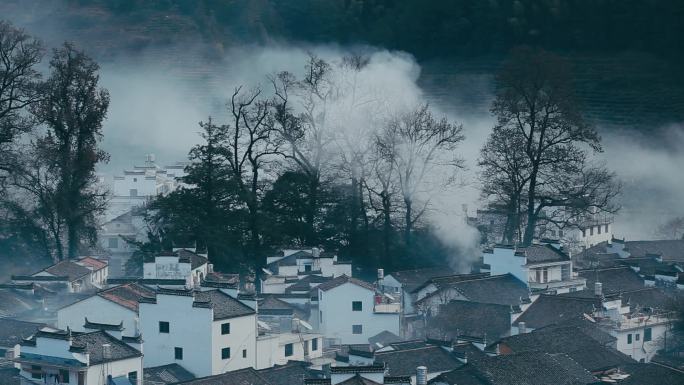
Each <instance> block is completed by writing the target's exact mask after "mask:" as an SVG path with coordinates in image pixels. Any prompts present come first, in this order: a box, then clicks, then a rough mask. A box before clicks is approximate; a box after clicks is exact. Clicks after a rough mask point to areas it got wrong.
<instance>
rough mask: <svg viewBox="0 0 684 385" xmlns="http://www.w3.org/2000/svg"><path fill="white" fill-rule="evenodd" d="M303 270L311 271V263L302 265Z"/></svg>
mask: <svg viewBox="0 0 684 385" xmlns="http://www.w3.org/2000/svg"><path fill="white" fill-rule="evenodd" d="M304 271H306V272H309V271H311V265H309V264H306V265H304Z"/></svg>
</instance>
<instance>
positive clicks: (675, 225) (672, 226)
mask: <svg viewBox="0 0 684 385" xmlns="http://www.w3.org/2000/svg"><path fill="white" fill-rule="evenodd" d="M656 235H658V236H661V237H664V238H665V239H684V217H674V218H671V219H669V220H667V221H666V222H665V223H663V224H661V225H660V226H658V229H657V230H656Z"/></svg>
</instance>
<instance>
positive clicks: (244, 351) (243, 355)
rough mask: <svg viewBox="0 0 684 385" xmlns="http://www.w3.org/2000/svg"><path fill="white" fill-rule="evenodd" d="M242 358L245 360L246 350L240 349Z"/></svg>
mask: <svg viewBox="0 0 684 385" xmlns="http://www.w3.org/2000/svg"><path fill="white" fill-rule="evenodd" d="M242 358H247V349H242Z"/></svg>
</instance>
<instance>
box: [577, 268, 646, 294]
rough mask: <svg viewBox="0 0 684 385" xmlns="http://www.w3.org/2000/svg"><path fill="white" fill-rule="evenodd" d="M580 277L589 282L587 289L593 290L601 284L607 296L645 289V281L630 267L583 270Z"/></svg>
mask: <svg viewBox="0 0 684 385" xmlns="http://www.w3.org/2000/svg"><path fill="white" fill-rule="evenodd" d="M579 276H580V277H582V278H585V279H586V280H587V288H588V289H591V290H593V288H594V284H595V283H596V282H601V284H602V286H603V292H604V293H606V294H610V293H617V292H624V291H632V290H639V289H643V288H644V280H643V279H642V278H641V277H639V275H638V274H637V273H635V272H634V271H633V270H632V269H631V268H629V267H614V268H607V269H592V270H582V271H580V272H579Z"/></svg>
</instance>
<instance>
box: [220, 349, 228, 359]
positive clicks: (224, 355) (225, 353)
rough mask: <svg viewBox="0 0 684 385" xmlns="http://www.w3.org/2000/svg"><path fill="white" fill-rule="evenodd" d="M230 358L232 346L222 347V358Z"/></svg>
mask: <svg viewBox="0 0 684 385" xmlns="http://www.w3.org/2000/svg"><path fill="white" fill-rule="evenodd" d="M229 358H230V348H223V349H221V359H222V360H227V359H229Z"/></svg>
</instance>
